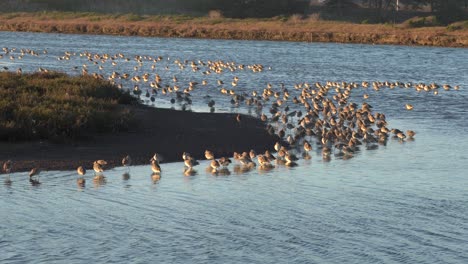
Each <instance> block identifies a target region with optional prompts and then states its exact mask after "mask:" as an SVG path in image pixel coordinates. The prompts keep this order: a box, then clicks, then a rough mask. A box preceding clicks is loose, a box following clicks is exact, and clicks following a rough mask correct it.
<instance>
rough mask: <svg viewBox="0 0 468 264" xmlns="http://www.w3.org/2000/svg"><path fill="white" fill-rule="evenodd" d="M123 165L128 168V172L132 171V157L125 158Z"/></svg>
mask: <svg viewBox="0 0 468 264" xmlns="http://www.w3.org/2000/svg"><path fill="white" fill-rule="evenodd" d="M122 165H123V166H124V167H127V170H129V171H130V167H129V166H131V165H132V158H131V157H130V155H127V156H125V157H124V158H123V159H122Z"/></svg>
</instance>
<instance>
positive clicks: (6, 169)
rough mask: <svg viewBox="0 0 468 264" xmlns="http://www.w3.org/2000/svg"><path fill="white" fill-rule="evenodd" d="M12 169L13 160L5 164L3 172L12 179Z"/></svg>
mask: <svg viewBox="0 0 468 264" xmlns="http://www.w3.org/2000/svg"><path fill="white" fill-rule="evenodd" d="M12 167H13V162H12V161H11V160H7V161H5V162H4V163H3V172H5V173H8V177H10V173H11V168H12Z"/></svg>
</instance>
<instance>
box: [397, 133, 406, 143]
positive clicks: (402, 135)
mask: <svg viewBox="0 0 468 264" xmlns="http://www.w3.org/2000/svg"><path fill="white" fill-rule="evenodd" d="M397 137H398V139H399V140H400V141H403V140H405V138H406V135H405V134H403V132H399V133H397Z"/></svg>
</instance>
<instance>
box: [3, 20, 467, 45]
mask: <svg viewBox="0 0 468 264" xmlns="http://www.w3.org/2000/svg"><path fill="white" fill-rule="evenodd" d="M218 15H220V14H213V16H214V17H211V16H209V17H188V16H137V15H132V14H126V15H101V14H95V13H59V12H52V13H16V14H2V15H0V30H7V31H33V32H61V33H88V34H109V35H139V36H151V37H186V38H217V39H251V40H254V39H255V40H284V41H313V42H340V43H372V44H400V45H432V46H450V47H468V30H467V29H466V27H462V26H459V25H458V24H457V26H453V27H442V26H440V27H424V26H423V27H417V28H408V27H407V26H405V25H387V24H385V25H384V24H352V23H344V22H330V21H321V20H319V18H315V17H313V18H306V19H302V17H301V18H299V17H298V16H292V17H290V18H285V17H275V18H269V19H229V18H222V17H217V16H218Z"/></svg>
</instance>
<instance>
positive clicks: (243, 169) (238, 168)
mask: <svg viewBox="0 0 468 264" xmlns="http://www.w3.org/2000/svg"><path fill="white" fill-rule="evenodd" d="M253 168H255V166H249V165H234V173H235V174H243V173H247V172H249V171H251V170H252V169H253Z"/></svg>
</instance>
